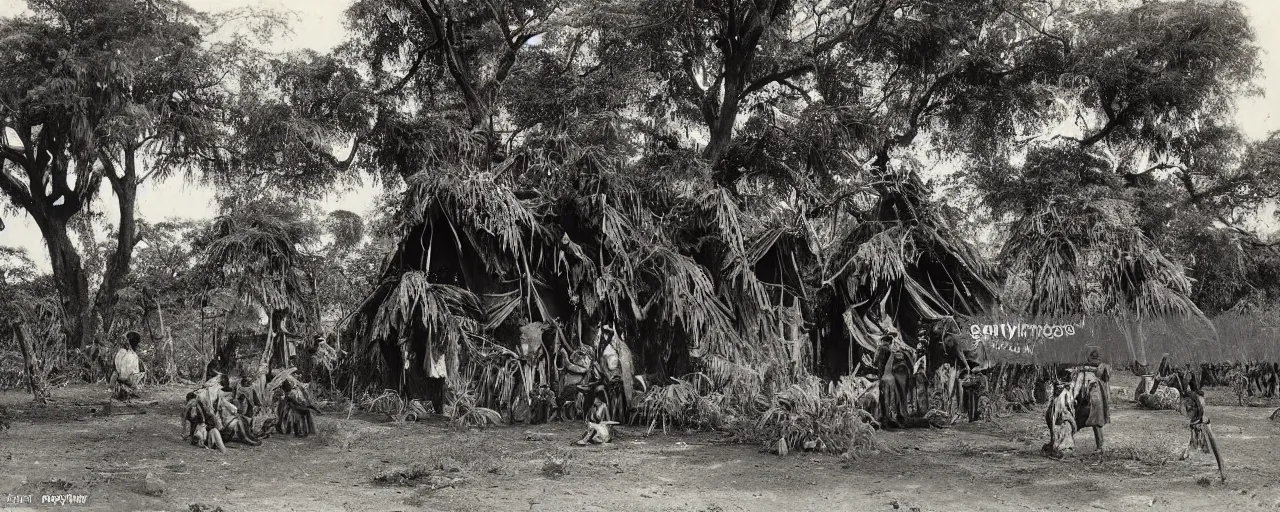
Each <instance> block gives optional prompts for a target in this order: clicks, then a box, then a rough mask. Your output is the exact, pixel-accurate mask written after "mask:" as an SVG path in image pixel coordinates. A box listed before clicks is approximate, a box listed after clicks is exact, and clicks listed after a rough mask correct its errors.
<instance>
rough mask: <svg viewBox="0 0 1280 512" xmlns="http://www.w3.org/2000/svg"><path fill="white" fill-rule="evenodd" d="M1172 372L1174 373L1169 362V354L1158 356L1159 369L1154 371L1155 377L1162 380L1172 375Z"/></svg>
mask: <svg viewBox="0 0 1280 512" xmlns="http://www.w3.org/2000/svg"><path fill="white" fill-rule="evenodd" d="M1173 372H1174V369H1173V364H1171V363H1170V362H1169V354H1168V353H1165V354H1164V355H1162V356H1160V368H1158V369H1157V370H1156V376H1157V377H1160V378H1162V379H1163V378H1165V377H1168V376H1170V375H1173Z"/></svg>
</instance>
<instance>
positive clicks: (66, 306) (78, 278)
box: [33, 215, 98, 349]
mask: <svg viewBox="0 0 1280 512" xmlns="http://www.w3.org/2000/svg"><path fill="white" fill-rule="evenodd" d="M33 217H34V218H35V220H36V225H37V226H39V227H40V234H41V235H43V236H44V241H45V247H46V248H47V249H48V250H49V262H50V266H51V268H52V270H53V281H54V283H55V284H56V286H57V289H58V295H60V298H61V299H62V309H63V312H64V314H65V315H66V323H65V324H64V325H65V327H64V329H66V331H67V332H66V335H67V348H69V349H78V348H81V347H87V346H89V345H90V344H92V342H93V337H94V335H95V334H96V332H95V331H96V330H97V327H98V324H97V322H96V319H95V318H94V310H93V307H92V304H91V303H90V299H89V276H88V275H87V274H86V273H85V271H84V266H83V265H82V260H81V258H80V253H78V252H76V248H75V246H74V245H72V243H71V236H70V234H69V233H68V232H67V221H65V220H62V219H61V218H58V217H56V216H44V215H33Z"/></svg>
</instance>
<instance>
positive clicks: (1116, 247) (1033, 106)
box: [956, 1, 1274, 360]
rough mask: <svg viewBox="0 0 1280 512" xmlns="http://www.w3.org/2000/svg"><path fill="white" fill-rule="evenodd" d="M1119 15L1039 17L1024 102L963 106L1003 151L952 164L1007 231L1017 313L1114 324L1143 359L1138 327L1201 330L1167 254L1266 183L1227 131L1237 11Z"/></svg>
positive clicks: (1071, 9)
mask: <svg viewBox="0 0 1280 512" xmlns="http://www.w3.org/2000/svg"><path fill="white" fill-rule="evenodd" d="M1117 4H1118V5H1109V6H1099V5H1097V4H1095V3H1092V2H1085V1H1079V2H1065V3H1063V4H1061V5H1053V6H1050V5H1048V4H1041V5H1040V7H1039V9H1038V11H1039V15H1038V18H1037V19H1039V20H1041V21H1038V22H1035V23H1029V24H1028V28H1029V29H1031V30H1034V31H1037V32H1039V33H1041V34H1044V35H1046V36H1049V37H1050V38H1051V39H1052V40H1054V41H1056V42H1057V43H1058V44H1056V45H1051V46H1047V47H1045V48H1044V49H1043V50H1042V52H1041V53H1040V54H1038V55H1034V56H1030V55H1029V56H1028V57H1034V61H1027V62H1026V63H1025V64H1024V65H1028V66H1031V65H1035V66H1039V67H1040V68H1041V69H1040V71H1039V72H1038V73H1037V74H1036V75H1035V76H1033V77H1030V78H1031V79H1030V80H1024V81H1021V82H1020V83H1019V82H1017V81H1012V82H1007V83H1006V84H1005V88H1006V89H1009V90H1021V91H1024V94H1027V95H1029V96H1031V97H1033V98H1036V99H1037V101H1036V102H1033V103H1027V104H1023V105H1013V106H1010V105H1007V104H1004V103H1001V102H993V101H989V100H988V99H987V97H985V96H982V95H979V96H976V97H974V98H973V99H972V100H970V101H969V103H970V104H971V105H972V107H973V108H972V111H973V117H974V118H976V119H983V120H991V119H1006V120H1007V121H1006V122H1005V126H1008V127H1009V128H1008V131H1009V135H1010V136H1008V137H1004V138H1000V139H992V140H987V141H986V144H985V145H981V146H969V147H967V148H965V149H966V153H964V154H965V155H966V156H968V157H970V160H969V161H968V162H969V169H968V173H969V176H970V177H971V178H973V182H972V183H974V184H976V185H977V187H978V189H979V190H980V191H981V192H982V193H983V194H984V198H985V204H986V205H987V206H988V207H990V209H991V212H992V213H993V214H994V215H995V217H996V219H997V220H998V221H1001V222H1008V223H1009V229H1008V231H1007V238H1006V239H1005V245H1004V248H1003V252H1002V259H1003V263H1004V264H1005V265H1006V267H1007V268H1008V270H1010V272H1011V273H1012V274H1013V276H1014V277H1015V278H1018V279H1022V280H1026V281H1027V282H1028V283H1029V290H1030V294H1029V297H1028V302H1027V304H1025V306H1026V308H1027V311H1028V312H1029V313H1031V314H1033V315H1041V316H1051V317H1062V316H1075V315H1082V314H1102V315H1107V316H1111V317H1114V318H1115V319H1117V320H1118V321H1121V322H1123V326H1124V329H1125V335H1126V339H1128V340H1129V341H1130V346H1129V348H1130V352H1131V355H1132V356H1133V357H1135V358H1138V359H1144V360H1145V358H1146V354H1145V348H1144V346H1143V344H1142V343H1141V339H1142V336H1141V324H1142V322H1144V321H1150V320H1153V319H1160V318H1164V317H1168V316H1170V315H1173V316H1193V317H1202V316H1203V315H1202V312H1201V310H1200V308H1199V307H1197V305H1196V304H1195V303H1194V302H1193V301H1192V285H1191V282H1190V280H1189V279H1188V278H1187V275H1186V272H1185V267H1184V265H1183V263H1187V262H1190V258H1188V257H1189V256H1191V254H1190V253H1182V252H1180V249H1181V250H1186V249H1189V248H1190V247H1188V245H1189V244H1187V243H1186V242H1189V241H1191V240H1194V239H1197V238H1199V239H1201V240H1203V239H1204V238H1205V237H1208V238H1213V237H1214V236H1213V235H1212V233H1214V232H1217V231H1218V230H1219V229H1221V228H1222V227H1223V226H1222V225H1220V224H1216V220H1223V221H1228V220H1227V217H1229V216H1232V215H1233V213H1232V211H1234V209H1233V207H1228V203H1232V202H1236V201H1237V199H1239V200H1248V199H1249V197H1248V196H1249V192H1248V191H1249V189H1250V188H1251V187H1256V186H1259V185H1262V186H1263V189H1264V190H1265V189H1268V188H1273V187H1274V186H1273V185H1267V183H1269V182H1274V178H1270V177H1268V176H1266V175H1265V174H1264V173H1260V172H1258V171H1256V170H1252V169H1243V170H1241V169H1240V168H1239V167H1238V162H1239V161H1240V158H1239V155H1240V154H1241V152H1242V151H1243V149H1244V145H1243V138H1242V137H1241V136H1240V135H1239V133H1238V132H1237V131H1236V129H1235V127H1233V126H1232V125H1231V121H1230V119H1231V117H1230V116H1231V114H1232V112H1233V107H1234V100H1235V98H1236V97H1238V96H1239V95H1240V94H1241V93H1245V92H1248V91H1249V86H1250V81H1251V80H1252V79H1253V78H1254V76H1255V73H1256V71H1257V69H1258V64H1257V48H1256V45H1255V44H1254V40H1253V33H1252V30H1251V29H1250V27H1249V22H1248V18H1247V17H1246V16H1245V14H1244V12H1243V8H1242V7H1241V6H1240V5H1239V4H1237V3H1235V2H1230V1H1228V2H1220V3H1201V2H1176V3H1175V2H1167V3H1166V2H1143V3H1141V5H1137V4H1136V3H1135V2H1118V3H1117ZM988 122H989V121H988ZM956 135H958V137H960V138H962V139H963V138H965V137H971V136H972V134H971V133H964V132H961V133H958V134H956ZM1260 178H1261V179H1260ZM1259 192H1261V191H1259ZM1251 202H1252V203H1253V204H1254V205H1256V204H1257V201H1256V200H1251ZM1239 205H1240V206H1244V205H1243V203H1240V204H1239ZM1228 222H1229V221H1228ZM1179 237H1181V238H1182V242H1180V243H1179V242H1178V238H1179ZM1135 328H1136V334H1137V335H1138V336H1137V340H1138V342H1137V343H1136V344H1135V343H1133V339H1132V337H1131V336H1130V335H1131V334H1132V331H1133V330H1134V329H1135Z"/></svg>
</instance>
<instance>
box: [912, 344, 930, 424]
mask: <svg viewBox="0 0 1280 512" xmlns="http://www.w3.org/2000/svg"><path fill="white" fill-rule="evenodd" d="M912 378H913V379H914V385H913V386H912V387H911V391H912V393H914V394H915V396H913V397H912V404H913V405H914V406H915V409H916V415H917V416H923V415H925V414H927V413H928V412H929V409H930V406H931V404H930V403H929V356H928V355H926V352H925V345H924V343H923V342H921V343H919V344H917V345H916V366H915V371H914V372H913V373H912Z"/></svg>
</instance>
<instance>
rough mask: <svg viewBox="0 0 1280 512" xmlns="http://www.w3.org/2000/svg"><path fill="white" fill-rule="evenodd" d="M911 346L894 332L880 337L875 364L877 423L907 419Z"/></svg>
mask: <svg viewBox="0 0 1280 512" xmlns="http://www.w3.org/2000/svg"><path fill="white" fill-rule="evenodd" d="M908 350H910V349H909V348H908V347H906V346H905V345H902V344H901V343H900V342H898V340H897V339H896V338H894V337H893V335H885V336H883V337H881V338H880V346H879V348H877V349H876V361H875V362H876V368H878V369H879V370H880V424H881V425H884V426H886V427H899V428H900V427H902V426H904V425H905V423H906V419H907V417H908V414H907V399H908V396H909V395H908V390H910V389H911V370H912V366H913V365H912V361H911V357H910V356H909V355H908V354H907V351H908Z"/></svg>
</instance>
